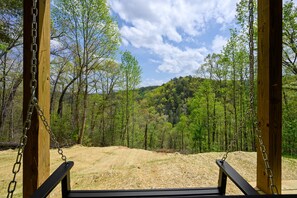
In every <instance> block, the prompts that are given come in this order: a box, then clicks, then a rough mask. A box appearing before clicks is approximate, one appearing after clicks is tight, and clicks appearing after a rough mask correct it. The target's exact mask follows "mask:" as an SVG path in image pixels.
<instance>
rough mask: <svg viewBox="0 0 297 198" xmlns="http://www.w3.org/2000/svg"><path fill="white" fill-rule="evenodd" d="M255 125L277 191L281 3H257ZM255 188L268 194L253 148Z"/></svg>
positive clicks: (260, 162) (264, 0)
mask: <svg viewBox="0 0 297 198" xmlns="http://www.w3.org/2000/svg"><path fill="white" fill-rule="evenodd" d="M258 27H259V37H258V39H259V40H258V122H259V127H260V130H261V132H262V136H263V141H264V145H265V146H266V149H267V154H268V158H269V164H270V166H271V168H272V172H273V176H274V177H273V178H274V182H275V185H276V187H277V189H278V191H279V193H280V191H281V149H282V147H281V145H282V141H281V136H282V134H281V133H282V97H281V89H282V0H274V1H271V0H258ZM257 187H258V188H260V190H262V191H264V192H265V193H268V194H269V193H271V192H270V186H269V178H268V176H267V175H266V173H265V165H264V162H263V159H262V154H261V153H260V149H259V144H258V147H257Z"/></svg>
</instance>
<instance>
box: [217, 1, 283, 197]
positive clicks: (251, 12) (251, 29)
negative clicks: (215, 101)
mask: <svg viewBox="0 0 297 198" xmlns="http://www.w3.org/2000/svg"><path fill="white" fill-rule="evenodd" d="M248 9H249V36H250V40H249V48H250V61H251V62H252V63H254V54H253V52H254V40H253V39H254V27H253V26H254V2H253V0H249V5H248ZM251 86H254V84H253V83H251ZM252 90H254V89H253V87H252ZM250 104H251V108H250V110H249V111H247V114H249V115H250V118H252V119H253V121H252V124H253V127H255V130H256V137H257V139H258V142H259V149H260V152H261V154H262V159H263V161H264V166H265V172H266V174H267V176H268V178H269V188H270V191H271V193H272V194H278V189H277V187H276V185H275V183H274V178H273V172H272V169H271V167H270V163H269V159H268V154H267V150H266V147H265V145H264V141H263V138H262V133H261V130H260V126H259V123H258V122H257V121H256V120H255V112H254V110H253V105H254V94H252V93H250ZM241 126H242V125H241ZM240 128H241V127H240ZM238 131H239V130H238ZM238 131H236V133H235V135H234V138H233V140H232V141H231V143H230V144H229V145H228V148H227V151H226V153H225V154H224V155H223V157H222V159H221V161H223V162H224V161H225V160H226V159H227V157H228V154H229V153H230V151H231V150H232V148H233V146H234V144H235V142H236V140H237V136H238Z"/></svg>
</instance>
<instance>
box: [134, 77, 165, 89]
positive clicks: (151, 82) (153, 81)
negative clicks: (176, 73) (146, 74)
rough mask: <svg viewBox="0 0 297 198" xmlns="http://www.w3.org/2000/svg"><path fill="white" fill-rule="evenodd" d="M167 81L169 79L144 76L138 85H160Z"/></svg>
mask: <svg viewBox="0 0 297 198" xmlns="http://www.w3.org/2000/svg"><path fill="white" fill-rule="evenodd" d="M168 81H169V80H156V79H153V78H146V79H144V81H143V82H141V84H140V86H139V87H148V86H159V85H162V84H164V83H166V82H168Z"/></svg>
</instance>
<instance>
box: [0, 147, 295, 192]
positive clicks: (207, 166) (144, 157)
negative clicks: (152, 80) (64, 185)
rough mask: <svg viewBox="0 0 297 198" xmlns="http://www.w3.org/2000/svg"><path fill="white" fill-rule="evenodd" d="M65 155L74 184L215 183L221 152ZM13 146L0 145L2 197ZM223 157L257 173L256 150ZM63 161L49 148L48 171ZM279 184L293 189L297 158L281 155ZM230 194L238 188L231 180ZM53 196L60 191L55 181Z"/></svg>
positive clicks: (85, 151) (83, 150)
mask: <svg viewBox="0 0 297 198" xmlns="http://www.w3.org/2000/svg"><path fill="white" fill-rule="evenodd" d="M64 153H65V154H66V155H67V157H68V160H71V161H74V162H75V164H74V167H73V168H72V170H71V187H72V189H80V190H81V189H145V188H177V187H181V188H183V187H207V186H216V185H217V180H218V172H219V171H218V168H217V166H216V164H215V159H219V158H221V157H222V155H223V153H216V152H213V153H202V154H195V155H181V154H179V153H157V152H152V151H145V150H140V149H129V148H126V147H116V146H113V147H103V148H100V147H82V146H74V147H71V148H66V149H64ZM15 158H16V151H14V150H6V151H0V161H1V164H0V197H6V191H7V185H8V183H9V181H10V180H11V179H12V173H11V170H12V166H13V163H14V161H15ZM227 161H228V162H229V163H230V164H231V165H232V166H233V167H234V168H235V169H236V170H237V171H238V172H239V173H240V174H241V175H242V176H243V177H244V178H245V179H246V180H247V181H248V182H250V183H251V184H252V185H255V180H256V179H255V178H256V153H254V152H233V153H230V154H229V157H228V159H227ZM61 162H62V161H61V160H60V158H59V155H58V153H57V151H56V150H51V171H53V170H55V168H56V167H58V166H59V165H60V163H61ZM282 166H283V172H282V179H283V187H282V188H283V190H285V192H286V193H297V171H296V170H297V159H290V158H283V165H282ZM17 181H18V185H17V190H16V193H15V197H21V195H22V193H21V192H22V190H21V186H22V173H21V172H20V173H19V174H18V177H17ZM227 193H228V194H240V191H239V190H238V189H237V188H236V187H235V186H234V185H233V184H232V183H231V182H229V183H228V184H227ZM51 197H61V194H60V187H58V188H57V189H56V190H55V191H54V192H53V193H52V195H51Z"/></svg>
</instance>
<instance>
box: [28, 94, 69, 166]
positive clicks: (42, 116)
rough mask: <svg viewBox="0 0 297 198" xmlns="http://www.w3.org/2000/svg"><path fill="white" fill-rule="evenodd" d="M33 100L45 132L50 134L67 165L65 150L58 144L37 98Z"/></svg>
mask: <svg viewBox="0 0 297 198" xmlns="http://www.w3.org/2000/svg"><path fill="white" fill-rule="evenodd" d="M33 100H34V106H35V108H36V110H37V114H38V116H39V117H40V119H41V121H42V123H43V125H44V127H45V130H46V131H47V132H48V133H49V135H50V138H51V140H52V141H53V142H54V143H55V145H56V148H57V149H58V153H59V155H61V159H62V160H63V161H64V162H65V163H66V162H67V158H66V156H65V155H64V153H63V150H62V148H61V147H60V144H59V142H58V140H57V138H56V136H55V134H54V133H53V131H52V129H51V127H50V125H49V123H48V122H47V120H46V117H45V115H44V112H43V111H42V109H41V108H40V106H39V105H38V101H37V98H34V99H33Z"/></svg>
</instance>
